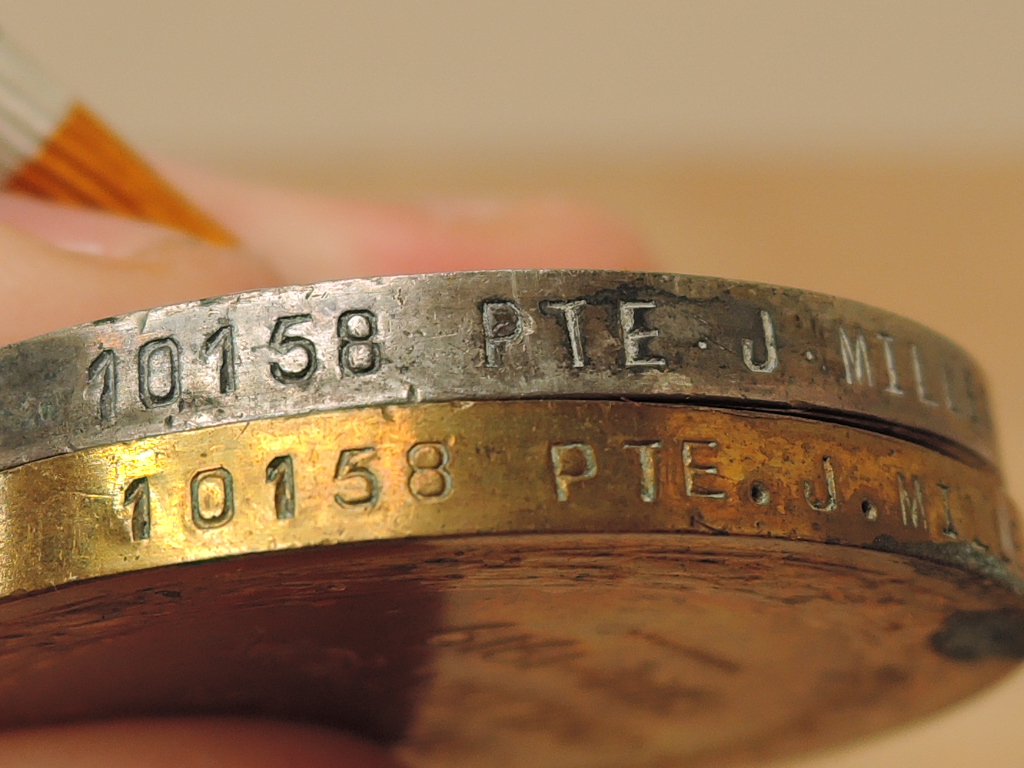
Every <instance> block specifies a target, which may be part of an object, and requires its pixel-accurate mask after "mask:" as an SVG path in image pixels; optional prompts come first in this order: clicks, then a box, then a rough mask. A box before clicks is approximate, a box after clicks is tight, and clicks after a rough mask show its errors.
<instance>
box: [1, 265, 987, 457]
mask: <svg viewBox="0 0 1024 768" xmlns="http://www.w3.org/2000/svg"><path fill="white" fill-rule="evenodd" d="M517 275H520V276H526V275H529V276H531V277H532V278H534V279H537V278H543V279H550V280H553V281H558V280H563V279H567V280H572V279H578V278H579V279H606V280H619V281H623V282H629V281H637V280H649V281H652V284H653V282H656V281H658V280H662V281H664V280H666V279H671V278H679V279H694V280H703V279H707V280H708V282H709V284H717V285H720V286H724V287H729V288H730V289H732V288H735V289H740V290H754V291H757V290H760V291H771V292H775V293H777V294H779V295H780V296H783V297H784V296H792V297H793V298H794V299H795V298H797V297H802V298H805V299H807V298H810V299H812V300H818V301H821V302H825V303H828V304H831V305H834V306H837V307H839V308H843V307H848V308H850V309H851V310H862V311H866V312H868V313H870V314H872V315H875V316H885V317H889V318H892V319H894V320H896V321H898V322H900V323H904V324H906V325H907V326H908V327H910V328H913V329H916V331H918V332H921V333H923V334H924V335H926V336H929V337H932V338H935V339H937V340H940V341H941V342H942V343H943V344H946V345H948V346H949V347H950V348H951V349H955V350H956V351H957V353H958V354H960V355H962V357H963V358H964V360H965V361H966V362H968V363H970V364H971V365H973V366H974V367H975V368H976V367H977V365H976V361H974V359H973V358H972V357H971V356H970V354H969V353H967V352H966V351H965V350H964V349H963V347H961V346H960V345H959V344H957V343H956V342H955V341H952V340H950V339H948V338H946V337H944V336H942V335H941V334H937V333H935V332H934V331H931V330H930V329H928V328H927V327H925V326H924V325H922V324H921V323H919V322H917V321H915V320H912V319H910V318H906V317H903V316H901V315H898V314H897V313H893V312H890V311H888V310H883V309H878V308H875V307H872V306H870V305H867V304H864V303H862V302H858V301H854V300H850V299H843V298H837V297H832V296H828V295H826V294H821V293H817V292H813V291H804V290H801V289H795V288H788V287H785V286H775V285H771V284H766V283H757V282H750V281H736V280H728V279H724V278H700V277H696V276H688V275H670V274H665V273H652V272H628V271H600V270H521V271H509V270H494V271H477V272H464V273H432V274H430V275H429V277H431V278H434V279H439V280H445V279H451V280H455V281H458V280H459V279H460V278H463V277H464V278H466V279H474V278H477V279H479V278H483V277H493V278H496V279H502V278H505V279H509V280H512V281H514V280H515V277H516V276H517ZM413 277H416V276H414V275H395V276H386V277H373V278H354V279H351V280H343V281H329V282H324V283H317V284H313V285H311V286H285V287H283V288H282V289H280V290H294V291H300V290H307V291H315V290H316V289H318V288H319V289H330V288H331V287H332V286H334V285H337V284H346V285H356V284H359V283H365V284H367V285H368V286H376V287H378V288H380V287H385V286H388V285H390V284H399V285H400V284H401V283H402V281H405V280H409V279H410V278H413ZM261 293H262V292H261V291H246V292H240V293H237V294H230V295H227V296H220V297H215V298H210V299H200V300H195V301H190V302H184V303H181V304H177V305H169V307H161V308H156V309H154V310H139V311H136V312H132V313H128V314H126V315H122V316H118V317H112V318H106V319H103V320H98V321H95V322H93V323H87V324H83V325H80V326H76V327H75V328H72V329H68V330H70V331H76V330H77V331H81V330H85V329H93V328H102V327H103V326H105V325H109V324H111V323H115V322H121V321H129V320H131V319H132V318H139V317H143V316H147V315H148V314H149V313H150V312H153V311H158V310H162V309H167V308H170V307H173V308H175V309H180V310H183V311H187V310H188V309H190V308H199V307H205V306H211V305H213V304H217V303H224V304H230V303H237V302H238V301H243V300H245V299H247V298H250V297H257V296H259V295H260V294H261ZM68 330H65V331H57V332H54V333H49V334H44V335H41V336H37V337H34V338H33V339H28V340H25V341H22V342H17V343H16V344H14V345H11V346H10V347H7V348H6V349H7V350H9V351H10V350H13V349H14V348H16V347H18V346H20V345H22V344H26V343H30V342H31V343H39V342H45V341H50V340H57V339H58V338H60V337H62V335H63V341H64V343H67V336H66V334H67V333H68ZM2 352H3V350H0V353H2ZM972 373H973V374H975V375H976V376H977V381H978V383H979V385H980V387H981V391H982V392H984V391H985V389H986V387H985V380H984V376H983V374H982V373H981V372H980V371H973V372H972ZM466 396H467V395H461V397H466ZM473 397H474V399H481V400H487V399H504V398H503V397H502V396H500V395H494V394H486V393H480V394H476V395H473ZM516 397H522V399H535V398H550V399H565V398H588V399H589V398H599V399H627V400H634V401H640V402H642V401H648V400H649V401H651V402H672V401H678V402H686V403H695V404H698V403H700V404H708V405H725V406H727V407H735V408H739V409H763V410H768V411H778V412H780V413H796V414H799V415H801V416H806V417H809V418H814V419H819V420H821V421H825V422H835V423H841V424H850V425H855V426H860V427H862V428H866V429H870V430H873V431H877V432H881V433H884V434H891V435H894V436H897V437H900V438H903V439H906V440H909V441H911V442H915V443H917V444H920V445H923V446H925V447H929V448H931V449H933V450H936V451H939V452H941V453H944V454H946V455H949V456H952V457H954V458H957V459H959V460H961V461H964V462H967V463H971V464H974V465H988V466H995V465H997V464H998V451H997V449H996V441H995V435H994V434H993V433H992V427H991V425H990V424H989V425H987V427H986V428H987V429H988V432H989V434H988V435H987V436H986V437H984V438H981V441H980V442H977V441H975V445H967V444H965V443H962V442H959V441H958V440H956V439H954V438H952V437H950V436H949V435H948V434H941V433H940V432H936V431H932V430H928V429H924V428H920V427H918V426H908V425H905V424H899V423H896V422H894V421H890V420H887V419H886V418H883V417H880V416H879V417H875V416H872V415H871V414H867V413H864V412H862V411H851V410H842V409H835V408H830V407H826V406H821V405H817V404H814V403H808V402H806V399H804V400H803V401H800V402H798V401H793V402H789V403H786V402H782V401H779V400H772V401H766V400H763V399H759V398H733V397H725V396H713V395H707V396H705V395H700V394H696V395H690V394H680V395H678V396H673V395H664V394H660V393H654V394H650V395H646V394H642V393H641V394H639V395H638V394H636V393H631V394H625V395H622V396H618V395H615V394H611V393H586V392H576V393H565V392H558V393H553V394H545V393H537V394H525V395H522V396H520V395H516ZM451 399H455V398H454V397H451V396H439V397H433V396H426V397H422V396H420V397H418V398H417V401H422V402H444V401H447V400H451ZM388 402H395V403H396V404H397V403H398V402H401V401H399V400H391V399H386V400H384V399H382V400H381V401H380V402H379V403H366V404H386V403H388ZM362 404H363V403H355V404H353V406H352V407H358V406H359V405H362ZM336 408H337V406H336V405H335V406H328V408H327V409H328V410H334V409H336ZM319 410H320V409H318V408H316V407H315V406H311V407H305V408H302V409H301V410H293V411H285V410H278V411H273V412H271V411H268V412H267V413H266V414H265V415H266V416H283V415H291V414H292V413H300V412H301V413H316V412H318V411H319ZM245 420H246V418H245V417H243V416H239V417H237V418H225V419H222V420H220V421H218V423H224V424H227V423H238V422H241V421H245ZM197 426H198V425H197ZM188 428H192V427H188V426H186V427H185V429H188ZM175 431H178V430H175ZM152 433H154V432H153V431H149V432H147V434H152ZM108 442H110V441H107V440H99V441H97V440H95V439H92V440H85V441H81V444H79V441H76V440H75V438H74V437H73V436H71V435H66V437H65V444H61V445H53V446H51V447H50V450H45V449H43V450H39V451H36V452H34V453H33V452H31V451H28V450H25V451H23V453H24V454H25V455H26V456H27V458H25V459H24V460H22V461H15V463H12V464H10V465H9V466H18V465H20V464H23V463H27V462H30V461H34V460H37V459H43V458H49V457H52V456H55V455H59V454H61V453H66V452H69V451H73V450H77V449H79V448H86V447H94V446H95V445H100V444H106V443H108ZM987 443H991V445H987Z"/></svg>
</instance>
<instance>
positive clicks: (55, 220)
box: [0, 166, 654, 768]
mask: <svg viewBox="0 0 1024 768" xmlns="http://www.w3.org/2000/svg"><path fill="white" fill-rule="evenodd" d="M164 170H165V171H166V173H167V175H168V176H169V177H170V178H171V180H172V181H173V182H175V183H176V184H177V185H178V186H179V187H180V188H181V189H183V190H184V191H185V192H186V193H187V194H188V195H189V196H190V197H191V198H192V199H193V200H195V201H196V202H197V203H198V204H199V205H200V206H201V207H202V208H204V209H205V210H206V211H208V212H209V213H210V214H212V215H213V217H214V218H216V219H217V220H218V221H220V222H221V223H223V224H224V225H225V226H226V227H227V228H228V229H230V230H231V231H233V232H235V233H236V234H237V235H238V236H239V237H240V239H241V241H242V243H243V247H242V248H240V249H224V248H218V247H215V246H211V245H206V244H203V243H199V242H196V241H195V240H193V239H191V238H189V237H187V236H184V235H180V234H177V233H174V232H171V231H169V230H165V229H162V228H160V227H156V226H152V225H149V224H142V223H138V222H134V221H128V220H125V219H120V218H116V217H112V216H108V215H106V214H101V213H94V212H90V211H82V210H75V209H69V208H64V207H60V206H56V205H52V204H48V203H42V202H38V201H35V200H30V199H27V198H22V197H18V196H14V195H10V194H0V274H2V275H3V279H2V281H0V344H9V343H11V342H14V341H17V340H19V339H23V338H28V337H30V336H35V335H38V334H41V333H46V332H49V331H54V330H58V329H60V328H64V327H67V326H70V325H75V324H78V323H82V322H87V321H90V320H95V319H97V318H102V317H108V316H110V315H115V314H121V313H124V312H128V311H131V310H136V309H144V308H148V307H153V306H159V305H163V304H172V303H177V302H181V301H187V300H189V299H197V298H201V297H207V296H218V295H221V294H226V293H233V292H237V291H243V290H248V289H252V288H261V287H267V286H273V285H285V284H302V283H311V282H316V281H320V280H331V279H339V278H345V277H353V276H357V275H371V274H399V273H415V272H437V271H448V270H462V269H500V268H541V267H580V268H594V269H641V270H642V269H651V268H654V265H653V264H652V262H651V258H650V256H649V255H648V253H647V251H646V250H645V248H644V247H643V245H642V244H641V243H640V241H639V240H638V239H637V237H636V236H635V235H634V234H632V233H631V232H630V231H629V230H628V229H627V228H625V227H624V226H622V225H621V224H619V223H617V222H615V221H614V220H613V219H611V218H610V217H608V216H607V215H605V214H603V213H602V212H600V211H596V210H594V209H591V208H588V207H586V206H581V205H578V204H574V203H566V202H563V201H558V200H546V201H545V200H540V201H529V202H521V203H515V204H503V203H492V202H454V203H453V202H441V203H434V204H421V205H407V206H399V205H379V204H370V203H363V202H352V201H343V200H336V199H328V198H323V197H317V196H313V195H305V194H299V193H294V192H284V191H280V190H275V189H269V188H260V187H255V186H250V185H244V184H239V183H236V182H232V181H226V180H223V179H220V178H217V177H214V176H211V175H208V174H204V173H201V172H198V171H195V170H191V169H184V168H179V167H173V166H172V167H167V168H165V169H164ZM0 621H2V620H0ZM0 626H2V624H0ZM395 765H397V763H395V762H394V760H393V759H392V758H390V757H389V756H388V755H387V754H386V753H384V752H383V751H381V750H379V749H377V748H375V747H372V746H369V745H366V744H364V743H362V742H360V741H358V740H357V739H354V738H352V737H349V736H346V735H344V734H341V733H338V732H335V731H330V730H327V729H320V728H313V727H307V726H301V725H297V724H289V723H273V722H264V721H253V720H239V719H198V718H194V719H190V718H177V719H140V720H130V721H119V722H107V723H94V724H77V725H57V726H49V727H45V728H35V729H27V730H19V731H9V732H6V733H0V768H57V767H58V766H60V767H61V768H64V767H66V766H74V767H75V768H127V767H128V766H132V768H164V767H166V768H172V767H173V768H188V767H189V766H218V767H223V768H228V767H229V766H230V768H264V767H265V768H271V767H273V768H289V767H290V766H295V767H296V768H298V767H300V766H301V768H320V766H324V767H326V766H333V767H335V768H384V767H385V766H395Z"/></svg>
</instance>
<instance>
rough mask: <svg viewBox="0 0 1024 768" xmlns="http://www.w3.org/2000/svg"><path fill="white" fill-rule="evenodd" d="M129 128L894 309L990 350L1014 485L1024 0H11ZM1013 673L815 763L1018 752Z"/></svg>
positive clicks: (182, 153)
mask: <svg viewBox="0 0 1024 768" xmlns="http://www.w3.org/2000/svg"><path fill="white" fill-rule="evenodd" d="M0 25H2V26H3V29H4V30H5V31H6V32H7V33H8V34H10V35H11V36H12V37H13V38H15V39H16V40H17V41H18V42H20V43H21V44H22V46H23V47H25V48H27V49H29V50H30V51H32V52H33V53H34V54H35V55H36V57H37V58H39V59H41V60H42V61H43V62H45V63H46V64H48V65H49V66H50V67H51V68H52V69H53V70H55V71H56V72H58V73H61V74H62V75H63V76H64V78H65V79H66V80H67V81H69V83H70V84H71V85H72V86H74V87H75V88H76V89H77V90H78V91H79V92H80V93H81V94H82V95H83V96H85V97H86V100H87V101H89V102H90V103H91V104H92V105H93V106H94V107H95V108H96V109H97V111H99V112H100V113H101V114H103V115H104V116H106V117H107V118H108V119H109V120H110V122H111V123H113V124H114V125H115V126H117V127H118V128H120V129H121V130H122V132H123V133H124V134H125V135H127V136H128V137H130V138H131V139H132V140H133V141H134V142H135V143H136V144H138V145H139V146H140V147H143V148H145V149H146V150H148V151H152V152H156V153H161V154H165V155H170V156H177V157H179V158H181V159H186V160H192V161H195V162H199V163H204V164H206V165H208V166H212V167H214V168H218V169H222V170H224V171H228V172H230V173H234V174H236V175H240V176H244V177H249V178H253V179H263V180H271V181H276V182H281V183H288V184H295V185H301V186H305V187H307V188H312V189H319V190H323V191H328V192H336V193H341V194H346V195H359V196H375V197H388V198H407V197H416V198H419V197H434V196H448V195H456V196H462V197H471V198H480V197H495V196H497V197H509V196H523V195H533V194H544V195H550V194H556V195H567V196H574V197H582V198H586V199H589V200H593V201H596V202H599V203H602V204H605V205H607V206H608V207H610V208H612V209H614V210H616V211H618V212H619V214H620V215H621V216H622V217H624V218H625V219H627V220H631V221H632V222H634V223H635V225H636V226H637V227H638V228H639V229H640V230H641V231H642V232H644V233H645V234H646V236H647V237H648V239H649V241H650V242H651V244H652V247H653V248H654V249H655V251H656V252H657V253H658V254H659V256H660V257H661V259H662V260H663V262H664V265H665V267H666V269H670V270H677V271H685V272H695V273H706V274H715V275H723V276H728V277H737V278H744V279H752V280H763V281H769V282H775V283H784V284H790V285H795V286H799V287H803V288H811V289H815V290H818V291H825V292H828V293H835V294H840V295H843V296H847V297H851V298H855V299H860V300H863V301H867V302H870V303H872V304H876V305H879V306H882V307H885V308H887V309H891V310H896V311H898V312H901V313H903V314H906V315H909V316H911V317H913V318H915V319H918V320H920V321H923V322H924V323H927V324H928V325H930V326H933V327H935V328H937V329H940V330H942V331H943V332H945V333H946V334H948V335H949V336H951V337H953V338H954V339H956V340H958V341H959V342H961V343H962V344H963V345H964V346H966V347H967V348H968V349H970V350H971V351H973V352H974V354H975V355H976V356H977V357H978V358H979V359H980V361H981V363H982V365H983V366H984V368H985V369H986V370H987V371H988V372H989V374H990V377H991V381H992V385H993V390H994V396H995V400H996V411H997V414H998V416H999V420H1000V423H1001V425H1002V441H1003V447H1004V454H1005V460H1006V468H1007V472H1008V476H1009V483H1010V486H1011V489H1012V491H1013V493H1014V495H1015V497H1016V498H1017V499H1019V500H1022V501H1024V397H1022V395H1021V392H1020V385H1021V382H1022V380H1024V341H1022V339H1024V297H1022V293H1024V43H1022V41H1024V3H1015V2H877V1H874V0H863V1H860V2H849V3H822V2H776V3H767V2H756V0H718V1H716V2H682V1H681V0H517V1H516V2H507V3H493V2H492V3H486V2H479V0H477V1H475V2H474V0H432V2H414V0H404V1H402V0H374V1H372V2H371V1H370V0H364V2H358V3H357V2H340V1H339V0H297V1H296V2H293V3H288V4H286V3H282V2H271V0H148V1H147V2H138V0H0ZM1022 719H1024V674H1018V675H1016V676H1015V677H1014V678H1012V679H1011V680H1009V681H1008V682H1006V683H1005V684H1004V685H1002V686H1001V687H1000V688H998V689H997V690H995V691H992V692H990V693H987V694H985V695H984V696H982V697H980V698H978V699H976V700H974V701H972V702H969V703H967V704H965V705H963V706H962V707H960V708H958V709H957V710H955V711H952V712H950V713H947V714H945V715H944V716H941V717H939V718H936V719H934V720H932V721H930V722H927V723H924V724H921V725H919V726H917V727H915V728H912V729H909V730H905V731H901V732H898V733H891V734H887V735H884V736H881V737H878V738H876V739H874V740H872V741H870V742H867V743H864V744H861V745H855V746H853V747H849V748H847V749H845V750H841V751H837V752H835V753H832V754H829V755H826V756H818V757H814V758H811V759H805V760H803V761H798V763H794V764H793V765H794V766H796V765H799V766H801V768H812V767H815V768H826V767H830V768H853V766H866V765H871V766H880V767H887V766H893V767H895V766H900V768H908V767H914V766H929V768H954V767H955V768H964V766H987V767H988V768H1001V767H1003V766H1005V767H1006V768H1009V767H1010V766H1013V767H1014V768H1017V767H1018V766H1021V765H1024V727H1021V725H1020V723H1021V721H1022Z"/></svg>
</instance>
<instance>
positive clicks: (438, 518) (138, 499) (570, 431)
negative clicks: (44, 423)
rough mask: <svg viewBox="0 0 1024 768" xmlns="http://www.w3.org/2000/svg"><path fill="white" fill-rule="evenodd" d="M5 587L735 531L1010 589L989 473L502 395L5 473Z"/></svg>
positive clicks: (671, 413)
mask: <svg viewBox="0 0 1024 768" xmlns="http://www.w3.org/2000/svg"><path fill="white" fill-rule="evenodd" d="M0 507H2V508H3V509H4V516H3V525H2V527H0V564H2V565H0V594H11V593H15V592H19V591H27V590H38V589H42V588H46V587H50V586H53V585H57V584H62V583H65V582H68V581H73V580H77V579H83V578H89V577H94V576H103V575H109V574H116V573H122V572H125V571H132V570H137V569H143V568H151V567H154V566H161V565H173V564H176V563H182V562H190V561H196V560H205V559H211V558H218V557H224V556H228V555H240V554H247V553H253V552H266V551H273V550H281V549H290V548H295V547H309V546H314V545H319V544H331V543H343V542H358V541H373V540H384V539H403V538H409V537H437V536H464V535H473V534H491V533H505V534H529V533H555V532H564V533H572V532H581V533H583V532H587V533H625V532H637V533H639V532H645V533H646V532H662V531H665V532H679V533H715V534H722V535H724V534H737V535H745V536H758V537H771V538H785V539H796V540H805V541H816V542H822V543H826V544H834V545H848V546H856V547H869V548H876V549H884V550H887V551H892V552H903V553H906V554H911V555H913V556H914V557H916V558H925V559H930V560H936V561H940V562H945V563H948V564H952V565H955V566H957V567H959V568H962V569H964V570H969V571H972V572H975V573H978V574H981V575H984V576H987V577H989V578H992V579H995V580H997V581H999V582H1000V583H1002V584H1003V585H1004V586H1006V587H1008V588H1010V589H1017V588H1018V587H1019V585H1021V584H1022V582H1021V574H1022V573H1024V569H1022V566H1021V550H1020V544H1019V534H1018V530H1017V518H1016V516H1015V514H1014V513H1013V510H1012V508H1011V507H1010V505H1009V502H1008V501H1007V499H1006V497H1005V495H1004V492H1003V490H1002V487H1001V484H1000V482H999V478H998V476H997V475H996V474H995V472H993V471H992V470H988V469H983V468H978V467H972V466H970V465H967V464H964V463H963V462H960V461H957V460H955V459H953V458H950V457H947V456H943V455H941V454H939V453H937V452H935V451H932V450H929V449H927V448H923V447H920V446H916V445H913V444H911V443H908V442H905V441H902V440H899V439H897V438H893V437H888V436H884V435H879V434H876V433H873V432H869V431H866V430H862V429H857V428H853V427H846V426H842V425H833V424H823V423H821V422H817V421H812V420H807V419H801V418H795V417H790V416H780V415H773V414H758V413H754V412H739V411H729V410H725V409H713V408H704V407H695V406H685V405H658V404H648V403H631V402H614V401H594V400H590V401H570V400H555V401H543V400H517V401H504V402H502V401H482V402H475V403H471V402H461V403H459V402H456V403H435V404H420V405H408V406H385V407H379V408H358V409H349V410H343V411H335V412H328V413H319V414H310V415H306V416H299V417H290V418H276V419H267V420H262V421H251V422H247V423H245V424H237V425H224V426H219V427H208V428H205V429H201V430H194V431H190V432H184V433H170V434H167V435H162V436H159V437H152V438H145V439H141V440H137V441H134V442H131V443H126V444H117V445H112V446H105V447H100V448H92V449H87V450H83V451H80V452H77V453H73V454H66V455H63V456H56V457H53V458H50V459H44V460H41V461H38V462H33V463H31V464H26V465H22V466H20V467H16V468H14V469H10V470H6V471H4V472H2V473H0Z"/></svg>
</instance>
